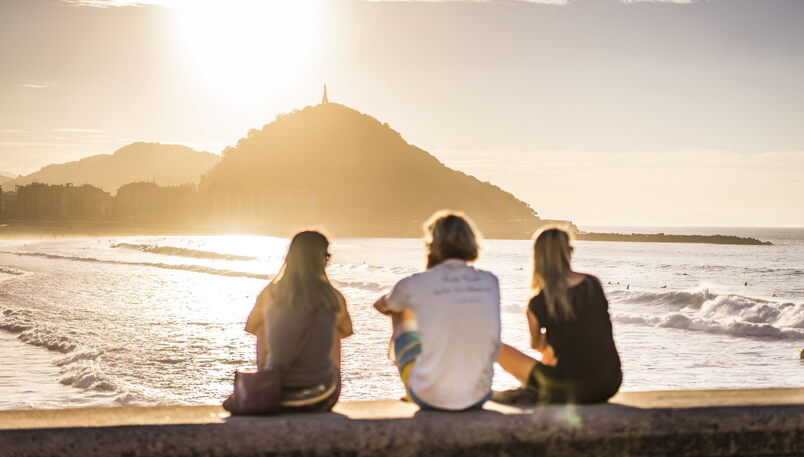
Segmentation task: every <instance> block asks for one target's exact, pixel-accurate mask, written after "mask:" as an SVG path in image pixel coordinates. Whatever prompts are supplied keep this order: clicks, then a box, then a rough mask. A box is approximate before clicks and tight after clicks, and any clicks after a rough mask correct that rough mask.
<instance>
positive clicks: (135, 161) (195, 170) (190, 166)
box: [14, 143, 220, 192]
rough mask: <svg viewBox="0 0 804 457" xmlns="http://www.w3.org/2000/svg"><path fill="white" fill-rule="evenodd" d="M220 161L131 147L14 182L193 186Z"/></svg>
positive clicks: (183, 150) (169, 148)
mask: <svg viewBox="0 0 804 457" xmlns="http://www.w3.org/2000/svg"><path fill="white" fill-rule="evenodd" d="M219 160H220V157H219V156H217V155H215V154H210V153H208V152H200V151H196V150H194V149H191V148H188V147H186V146H180V145H175V144H160V143H132V144H129V145H128V146H124V147H122V148H120V149H118V150H117V151H115V152H114V154H111V155H109V154H101V155H96V156H91V157H86V158H84V159H81V160H78V161H75V162H67V163H61V164H54V165H48V166H46V167H44V168H42V169H41V170H39V171H37V172H35V173H31V174H29V175H27V176H22V177H19V178H17V179H15V180H14V183H15V184H19V185H25V184H30V183H32V182H40V183H45V184H66V183H73V184H76V185H80V184H92V185H93V186H96V187H100V188H102V189H103V190H105V191H107V192H116V191H117V189H118V188H119V187H120V186H122V185H124V184H128V183H130V182H134V181H153V182H156V183H157V184H162V185H179V184H184V183H196V182H198V178H199V177H200V176H201V175H202V174H203V173H205V172H207V171H209V169H210V168H212V167H213V166H214V165H215V164H216V163H217V162H218V161H219Z"/></svg>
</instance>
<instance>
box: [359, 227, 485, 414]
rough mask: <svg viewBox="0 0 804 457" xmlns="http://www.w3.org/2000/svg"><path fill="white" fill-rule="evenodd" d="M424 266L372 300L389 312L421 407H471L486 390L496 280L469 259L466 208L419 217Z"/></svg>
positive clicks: (471, 246)
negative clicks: (422, 220) (463, 211)
mask: <svg viewBox="0 0 804 457" xmlns="http://www.w3.org/2000/svg"><path fill="white" fill-rule="evenodd" d="M425 241H426V246H427V270H426V271H424V272H421V273H416V274H413V275H411V276H408V277H406V278H404V279H402V280H401V281H399V282H398V283H396V285H395V286H394V287H393V289H392V290H391V292H390V293H388V294H387V295H384V296H382V297H380V299H379V300H377V302H376V303H375V304H374V307H375V308H376V309H377V310H379V311H380V312H382V313H384V314H388V315H390V316H391V318H392V323H393V328H394V333H393V342H394V353H395V359H396V363H397V366H398V368H399V372H400V376H401V378H402V382H403V383H404V385H405V388H406V390H407V393H408V397H409V398H410V400H411V401H413V402H414V403H416V404H417V405H419V407H420V408H422V409H439V410H450V411H460V410H465V409H473V408H479V407H481V406H482V405H483V403H484V402H485V401H486V400H488V399H489V397H490V396H491V379H492V368H493V365H494V360H495V358H496V357H497V353H498V351H499V349H500V288H499V284H498V282H497V278H496V277H495V276H494V275H493V274H491V273H489V272H488V271H483V270H479V269H477V268H474V267H472V266H471V263H472V262H474V261H475V260H476V259H477V255H478V245H477V239H476V237H475V230H474V229H473V228H472V224H471V222H470V221H469V220H468V218H466V216H464V215H462V214H460V213H454V212H447V211H442V212H438V213H436V214H435V215H433V216H432V217H431V218H430V220H429V221H428V222H427V223H426V224H425Z"/></svg>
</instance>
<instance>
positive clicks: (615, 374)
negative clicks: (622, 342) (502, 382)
mask: <svg viewBox="0 0 804 457" xmlns="http://www.w3.org/2000/svg"><path fill="white" fill-rule="evenodd" d="M569 241H570V235H569V233H568V232H566V231H565V230H562V229H559V228H549V227H547V228H545V229H542V230H541V231H539V232H538V233H537V235H536V237H535V239H534V244H533V277H532V283H531V289H532V290H533V291H534V295H533V298H532V299H531V300H530V302H529V303H528V312H527V314H526V315H527V319H528V326H529V329H530V335H531V347H532V348H533V349H536V350H538V351H540V352H541V353H542V358H541V359H540V360H538V361H537V360H535V359H533V358H531V357H530V356H528V355H526V354H523V353H522V352H520V351H518V350H517V349H515V348H513V347H511V346H508V345H503V348H502V350H501V351H500V356H499V357H498V359H497V361H498V362H499V363H500V365H501V366H502V367H503V369H505V370H506V371H508V372H509V373H511V374H513V375H514V377H516V378H517V379H518V380H519V381H520V382H521V383H522V386H523V387H524V389H515V390H511V391H506V392H495V394H494V400H495V401H500V402H504V403H508V402H514V403H516V402H519V401H520V400H522V401H528V402H529V401H531V400H535V401H538V402H541V403H598V402H605V401H607V400H608V399H609V398H611V397H612V396H613V395H614V394H615V393H616V392H617V390H618V389H619V388H620V383H621V382H622V371H621V368H620V357H619V355H618V354H617V348H616V347H615V344H614V338H613V335H612V328H611V320H610V318H609V310H608V301H607V300H606V295H605V293H604V292H603V287H602V286H601V285H600V281H599V280H598V279H597V278H595V277H594V276H590V275H585V274H580V273H577V272H575V271H573V270H572V267H571V264H570V258H571V254H572V252H573V250H574V248H573V247H572V246H571V245H570V242H569Z"/></svg>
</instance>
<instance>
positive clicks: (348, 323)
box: [335, 295, 354, 345]
mask: <svg viewBox="0 0 804 457" xmlns="http://www.w3.org/2000/svg"><path fill="white" fill-rule="evenodd" d="M339 298H340V300H338V304H339V305H340V309H339V310H338V312H337V313H336V314H335V343H336V344H338V345H339V344H340V341H338V340H340V339H341V338H346V337H347V336H351V335H352V334H354V329H353V328H352V317H351V316H349V310H348V309H346V299H344V298H343V296H342V295H339Z"/></svg>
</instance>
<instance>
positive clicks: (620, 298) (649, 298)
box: [609, 288, 804, 329]
mask: <svg viewBox="0 0 804 457" xmlns="http://www.w3.org/2000/svg"><path fill="white" fill-rule="evenodd" d="M609 297H610V299H611V301H612V302H614V303H617V304H620V303H632V304H642V305H649V306H650V307H651V308H652V309H656V308H661V307H665V308H669V309H670V310H671V311H676V312H686V313H695V315H696V316H697V317H700V318H706V319H712V320H714V321H718V322H731V321H738V322H745V323H750V324H772V325H774V326H777V327H790V328H796V329H804V304H795V303H790V302H785V303H779V302H773V301H769V300H764V299H761V298H753V297H746V296H743V295H737V294H726V295H718V294H716V293H713V292H711V291H710V290H709V289H706V288H702V289H699V290H693V291H684V292H663V293H652V292H625V291H614V292H612V293H610V294H609Z"/></svg>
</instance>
